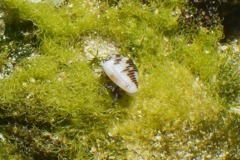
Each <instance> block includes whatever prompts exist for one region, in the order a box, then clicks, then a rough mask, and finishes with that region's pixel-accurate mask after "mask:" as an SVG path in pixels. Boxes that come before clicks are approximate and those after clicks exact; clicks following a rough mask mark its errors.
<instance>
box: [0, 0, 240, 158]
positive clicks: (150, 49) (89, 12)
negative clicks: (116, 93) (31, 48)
mask: <svg viewBox="0 0 240 160" xmlns="http://www.w3.org/2000/svg"><path fill="white" fill-rule="evenodd" d="M4 3H5V4H6V5H7V6H8V7H9V8H11V9H14V10H17V13H18V14H19V16H20V18H21V19H25V20H30V21H32V22H33V23H34V25H35V26H37V28H35V29H36V33H37V39H38V40H39V43H40V44H39V46H36V49H37V50H38V55H37V56H34V57H31V58H29V57H28V54H26V55H24V56H23V57H22V58H20V59H19V61H18V62H17V64H16V66H15V67H14V68H13V72H12V73H11V75H10V76H9V77H7V78H4V79H1V80H0V97H1V98H0V120H1V123H0V125H1V126H0V133H2V135H3V137H4V138H5V140H3V139H0V146H1V150H0V151H1V152H2V153H4V154H0V158H1V159H42V158H45V159H108V158H109V159H140V158H142V159H153V158H157V159H159V158H160V159H161V158H162V159H166V158H175V159H179V158H190V159H191V158H210V159H211V158H215V159H218V158H219V159H221V158H223V159H234V158H237V157H238V156H239V153H240V152H239V143H238V141H239V125H240V121H239V115H236V114H233V113H229V112H228V110H227V107H228V106H229V104H230V103H231V102H228V101H227V102H226V101H225V98H226V97H231V96H232V94H231V93H232V92H230V93H229V92H228V94H227V95H223V96H222V95H221V94H219V90H220V89H221V90H220V91H221V92H220V93H222V92H223V91H224V89H225V90H227V91H231V90H232V88H236V86H239V83H238V81H237V78H235V79H231V76H233V75H234V73H235V72H236V68H231V69H228V67H225V66H229V65H230V62H227V63H226V59H227V57H228V56H232V54H231V53H232V52H231V51H229V52H227V54H229V55H226V56H225V57H224V58H222V56H221V54H218V53H217V48H218V41H219V40H220V39H221V33H222V27H221V26H217V27H215V28H213V29H212V30H208V29H205V28H202V29H200V30H199V31H198V32H192V34H194V36H192V35H190V36H189V35H188V33H185V32H182V30H181V29H180V27H179V26H178V25H179V24H178V17H179V16H180V15H175V14H173V12H174V10H175V9H176V8H181V7H182V3H181V2H179V1H177V0H171V1H153V2H148V3H147V4H142V3H141V2H140V1H132V0H123V1H112V2H111V3H108V1H106V2H102V3H93V2H92V3H87V2H86V1H77V0H72V1H70V2H69V3H71V4H72V7H68V6H67V5H63V6H62V7H56V6H55V5H54V4H52V3H50V2H42V3H36V4H34V3H30V2H28V1H24V0H20V1H19V0H4ZM87 35H95V36H96V35H97V36H101V37H107V38H109V39H112V40H113V41H115V42H116V43H118V45H119V46H120V49H121V53H122V54H124V55H128V56H130V57H131V58H133V59H134V61H135V62H136V64H137V66H138V69H139V84H140V85H139V86H140V88H139V93H138V95H137V96H136V97H134V98H130V97H128V96H127V95H125V96H124V97H123V98H122V99H120V100H119V101H118V102H117V104H116V106H112V99H111V96H109V93H108V92H107V90H106V89H105V88H104V80H102V77H99V76H96V75H95V74H94V71H93V70H92V67H91V65H90V63H89V62H87V61H86V58H85V53H84V52H83V46H82V45H83V43H82V42H81V38H82V37H84V36H87ZM31 40H32V39H30V41H31ZM13 41H17V40H13ZM5 52H6V53H9V52H10V51H9V50H3V51H2V52H1V53H5ZM4 57H5V54H1V61H2V63H4V62H5V61H6V60H5V58H4ZM24 57H25V58H24ZM231 73H232V74H231ZM219 75H221V76H220V78H219ZM222 75H224V76H222ZM234 76H235V75H234ZM221 77H222V78H221ZM228 78H229V79H230V80H228V83H227V84H228V85H225V83H224V81H226V79H228ZM215 79H217V81H216V80H215ZM237 83H238V84H237ZM235 90H237V89H235ZM236 95H237V93H236ZM229 101H233V99H230V100H229ZM10 153H11V154H10Z"/></svg>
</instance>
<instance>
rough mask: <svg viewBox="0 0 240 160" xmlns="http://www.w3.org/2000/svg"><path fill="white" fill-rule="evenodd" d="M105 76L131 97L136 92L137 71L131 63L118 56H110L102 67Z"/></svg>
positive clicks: (125, 58)
mask: <svg viewBox="0 0 240 160" xmlns="http://www.w3.org/2000/svg"><path fill="white" fill-rule="evenodd" d="M102 67H103V70H104V72H105V73H106V74H107V76H108V77H109V78H110V79H111V80H112V81H113V82H114V83H115V84H116V85H117V86H119V87H120V88H121V89H123V90H124V91H126V92H127V93H128V94H129V95H131V96H133V95H135V93H137V91H138V70H137V67H136V65H135V64H134V63H133V61H132V60H131V59H129V58H127V57H124V56H122V55H119V54H112V55H110V58H109V59H107V60H106V61H105V62H104V63H103V65H102Z"/></svg>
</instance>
